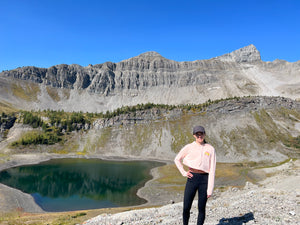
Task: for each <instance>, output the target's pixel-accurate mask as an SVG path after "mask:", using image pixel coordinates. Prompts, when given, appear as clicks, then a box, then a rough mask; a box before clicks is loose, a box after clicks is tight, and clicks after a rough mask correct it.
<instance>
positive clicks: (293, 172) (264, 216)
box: [83, 160, 300, 225]
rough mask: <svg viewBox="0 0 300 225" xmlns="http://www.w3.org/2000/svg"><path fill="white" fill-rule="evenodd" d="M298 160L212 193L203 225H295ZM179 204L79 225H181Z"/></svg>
mask: <svg viewBox="0 0 300 225" xmlns="http://www.w3.org/2000/svg"><path fill="white" fill-rule="evenodd" d="M299 168H300V160H297V161H290V162H288V163H286V164H283V165H281V166H279V167H274V168H267V169H259V170H256V171H255V172H256V173H257V174H258V175H260V176H262V177H263V176H264V177H267V178H266V179H264V180H263V181H262V182H260V183H257V184H252V183H247V184H246V186H245V187H243V188H241V189H240V188H236V187H231V188H229V189H228V190H226V191H224V192H221V191H220V190H216V191H215V193H214V196H213V197H212V198H211V199H209V201H208V203H207V208H206V209H207V211H206V222H205V224H206V225H208V224H210V225H212V224H218V225H221V224H230V225H242V224H261V225H262V224H268V225H271V224H272V225H273V224H290V225H293V224H295V225H296V224H299V222H300V210H299V203H300V173H299ZM196 204H197V202H196V201H195V202H194V205H193V208H192V212H191V218H190V224H196V220H197V205H196ZM181 211H182V202H180V203H174V204H169V205H165V206H163V207H159V208H148V209H142V210H132V211H128V212H122V213H118V214H101V215H99V216H97V217H95V218H92V219H89V220H87V221H85V222H84V223H83V224H89V225H96V224H103V225H104V224H105V225H108V224H112V225H115V224H116V225H121V224H123V225H124V224H149V225H150V224H151V225H153V224H169V225H176V224H182V216H181Z"/></svg>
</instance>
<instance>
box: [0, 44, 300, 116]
mask: <svg viewBox="0 0 300 225" xmlns="http://www.w3.org/2000/svg"><path fill="white" fill-rule="evenodd" d="M299 71H300V63H299V61H298V62H295V63H289V62H286V61H280V60H276V61H274V62H263V61H261V57H260V53H259V51H258V50H257V49H256V48H255V46H254V45H249V46H246V47H244V48H241V49H238V50H236V51H234V52H232V53H228V54H225V55H223V56H219V57H216V58H212V59H209V60H196V61H192V62H177V61H173V60H169V59H166V58H164V57H162V56H161V55H160V54H159V53H157V52H146V53H143V54H141V55H139V56H136V57H133V58H130V59H127V60H123V61H121V62H118V63H112V62H106V63H103V64H97V65H89V66H87V67H82V66H80V65H66V64H61V65H56V66H52V67H50V68H36V67H22V68H17V69H14V70H10V71H3V72H2V73H0V87H1V88H0V101H1V100H2V101H8V102H11V103H12V104H13V105H16V106H18V107H21V108H25V109H28V108H30V109H31V108H36V109H47V108H51V109H64V110H65V111H80V110H81V111H90V112H99V111H106V110H112V109H116V108H118V107H121V106H123V105H136V104H140V103H147V102H152V103H156V104H160V103H162V104H175V105H177V104H187V103H195V104H199V103H203V102H205V101H207V100H208V99H212V100H214V99H220V98H227V97H233V96H248V95H268V96H284V97H289V98H292V99H297V98H300V91H299V88H298V87H299V85H300V72H299ZM1 84H2V85H1ZM12 84H13V85H14V86H13V87H12ZM32 84H36V85H38V88H36V89H34V90H36V92H35V93H31V92H30V93H25V92H26V89H33V88H32V87H31V85H32ZM16 85H17V87H16ZM24 85H25V86H24ZM4 86H7V87H6V90H4V89H3V87H4ZM16 88H21V89H22V90H23V92H24V95H27V96H28V95H32V94H34V95H35V96H34V101H32V100H30V101H28V100H27V102H25V103H24V101H20V96H16V94H15V93H14V90H16ZM50 89H51V90H50ZM7 92H9V93H10V94H9V95H7ZM19 92H20V91H19ZM11 94H12V95H11ZM16 97H17V98H16ZM21 97H22V96H21ZM31 97H32V96H31ZM23 98H24V96H23Z"/></svg>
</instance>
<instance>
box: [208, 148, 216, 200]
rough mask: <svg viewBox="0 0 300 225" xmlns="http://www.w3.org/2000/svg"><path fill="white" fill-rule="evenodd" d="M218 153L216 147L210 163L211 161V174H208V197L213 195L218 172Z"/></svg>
mask: <svg viewBox="0 0 300 225" xmlns="http://www.w3.org/2000/svg"><path fill="white" fill-rule="evenodd" d="M216 161H217V160H216V153H215V149H213V151H212V154H211V157H210V163H209V166H210V168H209V174H208V185H207V197H208V198H209V197H210V196H211V195H212V192H213V189H214V185H215V173H216Z"/></svg>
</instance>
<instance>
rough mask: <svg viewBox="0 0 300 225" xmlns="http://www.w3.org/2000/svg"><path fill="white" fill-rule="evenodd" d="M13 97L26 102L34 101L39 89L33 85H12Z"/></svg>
mask: <svg viewBox="0 0 300 225" xmlns="http://www.w3.org/2000/svg"><path fill="white" fill-rule="evenodd" d="M11 89H12V92H13V95H15V96H17V97H18V98H21V99H23V100H26V101H36V100H37V95H38V94H39V93H40V87H39V86H38V85H37V84H35V83H30V84H29V83H28V84H25V85H23V86H22V85H18V84H12V86H11Z"/></svg>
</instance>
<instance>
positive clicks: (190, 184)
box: [183, 173, 208, 225]
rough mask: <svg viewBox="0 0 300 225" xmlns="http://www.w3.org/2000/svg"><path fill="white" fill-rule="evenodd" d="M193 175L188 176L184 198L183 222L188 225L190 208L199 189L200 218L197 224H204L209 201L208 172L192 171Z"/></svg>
mask: <svg viewBox="0 0 300 225" xmlns="http://www.w3.org/2000/svg"><path fill="white" fill-rule="evenodd" d="M192 174H193V177H192V178H188V179H187V181H186V185H185V191H184V200H183V224H184V225H188V223H189V218H190V210H191V207H192V203H193V200H194V198H195V195H196V192H197V190H198V220H197V225H202V224H203V223H204V220H205V206H206V201H207V182H208V174H207V173H204V174H203V173H192Z"/></svg>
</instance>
